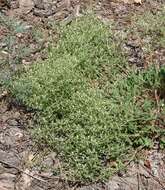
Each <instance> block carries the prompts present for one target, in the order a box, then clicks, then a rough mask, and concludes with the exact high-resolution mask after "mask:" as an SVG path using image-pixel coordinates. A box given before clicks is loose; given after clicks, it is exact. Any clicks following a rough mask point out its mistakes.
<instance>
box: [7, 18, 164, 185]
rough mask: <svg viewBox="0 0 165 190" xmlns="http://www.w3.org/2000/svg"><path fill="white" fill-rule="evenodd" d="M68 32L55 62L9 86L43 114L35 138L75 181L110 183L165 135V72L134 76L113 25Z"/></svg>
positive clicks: (91, 22)
mask: <svg viewBox="0 0 165 190" xmlns="http://www.w3.org/2000/svg"><path fill="white" fill-rule="evenodd" d="M62 31H63V32H62V36H61V39H60V40H59V43H58V45H57V47H54V48H50V50H49V51H50V52H49V57H48V59H47V60H46V61H44V62H43V63H40V64H39V63H38V64H35V65H33V66H32V68H31V69H30V70H28V71H27V72H26V73H24V74H22V75H21V76H16V77H15V79H13V81H12V82H11V83H10V84H9V88H10V91H11V93H12V95H13V97H15V98H16V99H17V100H19V101H21V102H22V103H24V104H25V105H26V106H27V107H31V108H34V109H37V110H38V112H37V122H36V127H35V128H34V130H33V134H34V137H35V139H36V140H37V141H38V142H39V143H45V144H46V145H47V146H49V147H50V148H51V149H52V150H54V151H56V152H57V153H58V157H59V158H60V159H61V161H62V163H61V168H62V169H60V171H62V172H63V174H64V175H65V176H67V178H69V179H71V180H81V181H95V180H100V179H106V178H108V177H109V176H110V175H111V174H112V173H113V171H114V170H116V169H117V168H118V167H119V166H121V164H122V163H124V161H126V160H127V159H129V158H130V157H131V153H132V151H134V149H136V148H137V147H139V146H143V147H151V146H152V145H153V143H154V137H156V136H157V135H158V136H161V135H162V134H163V131H162V130H160V129H159V128H157V127H156V126H155V120H156V119H157V114H156V112H155V110H156V109H157V104H156V103H155V100H154V98H153V97H152V94H153V91H154V90H155V89H158V88H159V86H160V80H159V74H158V71H157V70H156V69H155V68H150V69H149V70H147V71H144V72H141V73H138V72H134V71H132V69H131V68H129V67H128V64H127V62H126V61H125V58H124V57H123V55H122V53H121V51H120V50H119V48H118V47H117V46H116V45H115V42H114V41H113V35H112V33H111V32H109V29H108V27H107V26H104V25H103V24H102V23H101V22H100V21H99V20H97V19H95V18H93V17H88V16H87V17H83V18H80V19H78V20H75V21H73V23H72V24H71V25H69V26H64V27H63V28H62ZM114 162H115V163H116V165H115V166H114Z"/></svg>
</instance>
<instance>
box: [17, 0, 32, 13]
mask: <svg viewBox="0 0 165 190" xmlns="http://www.w3.org/2000/svg"><path fill="white" fill-rule="evenodd" d="M33 8H34V2H33V0H19V10H20V12H21V13H23V14H28V13H29V12H30V11H31V10H32V9H33Z"/></svg>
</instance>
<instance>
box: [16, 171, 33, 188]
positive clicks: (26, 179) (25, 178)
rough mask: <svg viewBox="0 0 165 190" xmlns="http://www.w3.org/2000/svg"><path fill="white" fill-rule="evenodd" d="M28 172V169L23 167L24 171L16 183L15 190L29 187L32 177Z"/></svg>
mask: <svg viewBox="0 0 165 190" xmlns="http://www.w3.org/2000/svg"><path fill="white" fill-rule="evenodd" d="M28 174H30V171H29V170H28V169H25V170H24V173H22V175H21V178H20V179H19V181H18V183H17V184H16V190H26V189H29V187H30V186H31V183H32V178H31V177H30V176H29V175H28Z"/></svg>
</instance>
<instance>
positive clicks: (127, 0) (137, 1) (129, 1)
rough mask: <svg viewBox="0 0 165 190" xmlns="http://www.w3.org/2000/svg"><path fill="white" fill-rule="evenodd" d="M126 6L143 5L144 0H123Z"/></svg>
mask: <svg viewBox="0 0 165 190" xmlns="http://www.w3.org/2000/svg"><path fill="white" fill-rule="evenodd" d="M122 1H123V2H124V3H125V4H133V3H135V4H140V5H141V4H142V0H122Z"/></svg>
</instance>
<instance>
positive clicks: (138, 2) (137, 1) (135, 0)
mask: <svg viewBox="0 0 165 190" xmlns="http://www.w3.org/2000/svg"><path fill="white" fill-rule="evenodd" d="M134 3H136V4H140V5H141V4H142V0H134Z"/></svg>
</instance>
